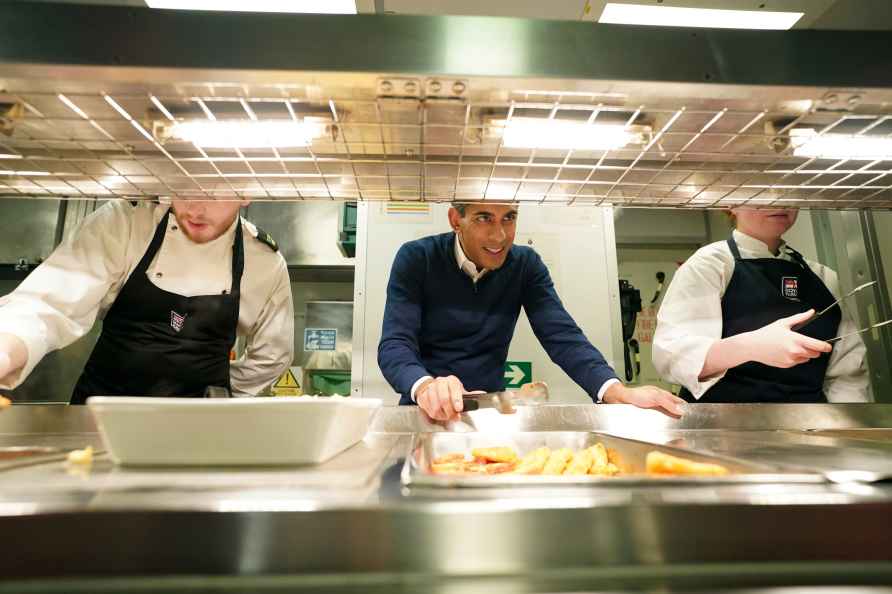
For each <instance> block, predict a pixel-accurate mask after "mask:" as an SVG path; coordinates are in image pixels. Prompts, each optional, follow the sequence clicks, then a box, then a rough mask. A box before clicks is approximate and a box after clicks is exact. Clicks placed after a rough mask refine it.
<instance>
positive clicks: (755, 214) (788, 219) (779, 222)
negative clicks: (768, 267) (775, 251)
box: [731, 208, 799, 245]
mask: <svg viewBox="0 0 892 594" xmlns="http://www.w3.org/2000/svg"><path fill="white" fill-rule="evenodd" d="M731 212H732V213H734V217H735V218H736V219H737V230H738V231H740V232H741V233H746V234H747V235H749V236H750V237H755V238H756V239H759V240H762V241H763V242H765V243H767V244H769V245H771V244H772V243H774V242H777V241H779V240H780V237H781V235H783V234H784V233H786V232H787V231H789V229H790V227H792V226H793V223H795V222H796V217H797V216H799V210H798V209H795V208H771V209H767V208H764V209H763V208H732V209H731Z"/></svg>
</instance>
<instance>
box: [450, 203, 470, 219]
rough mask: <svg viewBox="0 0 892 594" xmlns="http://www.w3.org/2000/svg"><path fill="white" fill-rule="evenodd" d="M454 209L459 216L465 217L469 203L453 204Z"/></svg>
mask: <svg viewBox="0 0 892 594" xmlns="http://www.w3.org/2000/svg"><path fill="white" fill-rule="evenodd" d="M452 208H454V209H455V210H457V211H458V214H460V215H461V216H465V213H466V212H467V211H468V203H467V202H453V203H452Z"/></svg>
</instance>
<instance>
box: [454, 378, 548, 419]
mask: <svg viewBox="0 0 892 594" xmlns="http://www.w3.org/2000/svg"><path fill="white" fill-rule="evenodd" d="M547 400H548V385H547V384H546V383H545V382H530V383H528V384H524V385H522V386H521V387H520V389H519V390H504V391H502V392H485V393H484V392H481V393H474V392H471V393H469V394H465V396H464V397H463V398H462V406H463V410H462V412H468V411H472V410H477V409H478V408H481V406H483V407H485V408H494V409H496V410H498V411H499V412H500V413H501V414H503V415H511V414H514V413H515V412H517V409H516V408H515V407H516V406H526V405H529V404H538V403H541V402H545V401H547Z"/></svg>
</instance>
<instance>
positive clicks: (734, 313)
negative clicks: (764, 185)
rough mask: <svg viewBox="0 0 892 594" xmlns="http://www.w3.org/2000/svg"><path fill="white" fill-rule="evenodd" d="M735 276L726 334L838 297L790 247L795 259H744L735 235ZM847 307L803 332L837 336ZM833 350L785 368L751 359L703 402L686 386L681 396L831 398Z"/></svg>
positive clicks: (725, 314)
mask: <svg viewBox="0 0 892 594" xmlns="http://www.w3.org/2000/svg"><path fill="white" fill-rule="evenodd" d="M728 247H730V248H731V253H732V254H733V255H734V274H733V275H732V276H731V282H730V283H729V284H728V288H727V289H726V290H725V295H724V297H722V338H727V337H729V336H735V335H737V334H741V333H743V332H750V331H752V330H757V329H758V328H761V327H763V326H766V325H768V324H770V323H772V322H774V321H776V320H778V319H780V318H785V317H788V316H792V315H795V314H797V313H802V312H803V311H807V310H808V309H811V308H814V310H815V311H816V312H818V311H821V310H822V309H824V308H825V307H827V306H829V305H830V304H831V303H833V302H834V301H835V300H836V299H835V298H834V297H833V294H832V293H830V291H829V289H827V287H826V285H824V283H823V282H822V281H821V279H820V278H818V276H817V275H816V274H815V273H814V272H812V270H811V268H809V267H808V264H806V262H805V259H804V258H803V257H802V255H801V254H800V253H799V252H797V251H796V250H794V249H792V248H790V247H786V246H785V247H786V249H787V250H788V251H789V253H790V255H791V256H792V257H793V261H792V262H789V261H787V260H781V259H776V258H754V259H748V260H744V259H743V258H741V257H740V250H739V249H738V248H737V242H735V241H734V238H733V237H731V238H730V239H728ZM841 319H842V310H841V309H840V308H839V306H838V305H837V306H834V307H833V309H831V310H830V311H828V312H827V313H825V314H824V315H822V316H821V317H820V318H818V319H817V320H815V321H814V322H811V323H810V324H808V325H807V326H806V327H804V328H803V329H802V330H801V333H802V334H805V335H806V336H811V337H812V338H817V339H818V340H829V339H830V338H833V337H834V336H836V333H837V331H838V330H839V323H840V320H841ZM829 361H830V353H823V354H822V355H821V356H820V357H818V358H817V359H810V360H809V361H807V362H806V363H802V364H801V365H796V366H795V367H790V368H789V369H781V368H778V367H771V366H769V365H764V364H762V363H756V362H754V361H750V362H747V363H744V364H743V365H738V366H737V367H734V368H733V369H729V370H728V371H727V372H726V373H725V376H724V377H723V378H722V379H721V380H719V381H718V382H717V383H716V384H715V385H714V386H712V387H711V388H710V389H709V390H707V392H706V393H705V394H703V395H702V396H701V397H700V399H699V400H697V399H695V398H694V397H693V395H692V394H691V393H690V392H689V391H688V390H686V389H684V388H682V391H681V393H680V394H679V396H681V397H682V398H684V399H685V400H687V401H688V402H827V397H826V396H825V395H824V392H823V385H824V375H825V374H826V373H827V364H828V363H829Z"/></svg>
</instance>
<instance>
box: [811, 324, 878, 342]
mask: <svg viewBox="0 0 892 594" xmlns="http://www.w3.org/2000/svg"><path fill="white" fill-rule="evenodd" d="M886 324H892V319H890V320H886V321H885V322H877V323H876V324H871V325H870V326H868V327H867V328H861V329H860V330H855V331H854V332H849V333H847V334H843V335H841V336H837V337H835V338H831V339H830V340H828V341H827V342H836V341H837V340H842V339H843V338H848V337H849V336H855V335H856V334H861V333H862V332H867V331H868V330H873V329H874V328H879V327H881V326H885V325H886Z"/></svg>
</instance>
